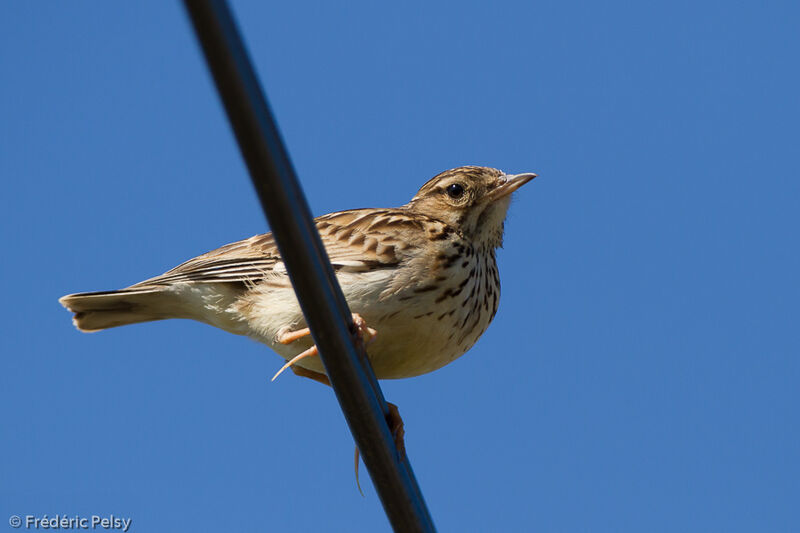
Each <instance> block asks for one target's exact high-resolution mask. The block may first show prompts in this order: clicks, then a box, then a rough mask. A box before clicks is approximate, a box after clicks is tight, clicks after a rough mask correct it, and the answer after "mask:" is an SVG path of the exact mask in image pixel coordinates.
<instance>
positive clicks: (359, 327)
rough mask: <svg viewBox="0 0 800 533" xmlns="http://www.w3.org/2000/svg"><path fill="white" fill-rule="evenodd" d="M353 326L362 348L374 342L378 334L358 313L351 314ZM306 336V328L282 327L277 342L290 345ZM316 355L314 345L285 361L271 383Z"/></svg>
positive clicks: (309, 332) (307, 331)
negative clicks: (283, 373)
mask: <svg viewBox="0 0 800 533" xmlns="http://www.w3.org/2000/svg"><path fill="white" fill-rule="evenodd" d="M353 325H354V326H355V329H356V333H357V334H358V336H359V337H361V340H362V341H363V342H364V346H367V345H369V343H371V342H372V341H374V340H375V337H376V336H377V335H378V332H377V331H376V330H374V329H372V328H371V327H369V326H367V322H366V321H365V320H364V319H363V318H362V317H361V315H359V314H358V313H353ZM308 335H311V330H310V329H308V328H302V329H298V330H294V331H292V330H291V329H290V328H288V327H284V328H281V330H280V331H279V332H278V342H279V343H281V344H291V343H293V342H295V341H297V340H299V339H302V338H303V337H306V336H308ZM318 354H319V351H318V350H317V346H316V345H314V346H312V347H311V348H309V349H308V350H305V351H304V352H301V353H300V354H298V355H295V356H294V357H292V358H291V359H289V361H287V362H286V364H285V365H283V366H282V367H281V369H280V370H278V372H277V373H276V374H275V375H274V376H272V381H275V378H277V377H278V376H280V375H281V373H282V372H283V371H284V370H286V369H287V368H289V367H292V369H294V368H295V367H294V364H295V363H297V362H298V361H300V360H301V359H305V358H306V357H312V356H315V355H318ZM295 373H297V372H295ZM328 384H330V383H328Z"/></svg>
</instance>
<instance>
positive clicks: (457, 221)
mask: <svg viewBox="0 0 800 533" xmlns="http://www.w3.org/2000/svg"><path fill="white" fill-rule="evenodd" d="M535 177H536V174H505V173H503V172H501V171H500V170H497V169H494V168H487V167H458V168H454V169H451V170H446V171H444V172H442V173H441V174H438V175H437V176H434V177H433V178H432V179H431V180H430V181H428V183H426V184H425V185H423V186H422V188H421V189H420V190H419V192H418V193H417V194H416V195H415V196H414V198H413V199H412V200H411V202H409V203H408V207H409V208H410V209H412V210H414V211H416V212H419V213H422V214H425V215H428V216H430V217H433V218H436V219H438V220H441V221H442V222H445V223H447V224H448V225H450V226H451V227H453V228H454V229H456V230H457V231H459V232H461V234H462V235H464V236H465V237H467V238H469V239H470V240H471V241H472V242H473V243H475V244H476V245H478V246H488V247H492V248H497V247H499V246H501V245H502V244H503V221H504V220H505V218H506V211H507V210H508V205H509V203H510V202H511V193H513V192H514V191H516V190H517V189H519V188H520V187H522V186H523V185H525V184H526V183H528V182H529V181H530V180H532V179H533V178H535Z"/></svg>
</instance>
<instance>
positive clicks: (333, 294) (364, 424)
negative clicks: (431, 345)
mask: <svg viewBox="0 0 800 533" xmlns="http://www.w3.org/2000/svg"><path fill="white" fill-rule="evenodd" d="M184 5H185V6H186V10H187V11H188V13H189V17H190V18H191V21H192V24H193V26H194V30H195V33H196V34H197V38H198V40H199V41H200V45H201V47H202V48H203V52H204V53H205V57H206V61H207V62H208V65H209V68H210V70H211V73H212V75H213V77H214V81H215V82H216V86H217V90H218V91H219V94H220V97H221V98H222V102H223V104H224V106H225V110H226V112H227V114H228V119H229V120H230V122H231V125H232V127H233V130H234V133H235V135H236V140H237V141H238V143H239V148H240V150H241V152H242V156H243V157H244V159H245V162H246V163H247V168H248V169H249V171H250V177H251V179H252V180H253V185H254V186H255V189H256V192H257V193H258V198H259V200H260V201H261V206H262V208H263V209H264V213H265V214H266V216H267V220H268V221H269V224H270V227H271V228H272V233H273V234H274V236H275V241H276V243H277V245H278V249H279V251H280V253H281V257H282V259H283V261H284V263H285V264H286V270H287V271H288V273H289V277H290V279H291V280H292V285H293V286H294V289H295V292H296V294H297V298H298V300H299V301H300V307H301V308H302V310H303V314H304V315H305V318H306V322H307V323H308V325H309V327H310V328H311V333H312V336H313V338H314V342H315V343H316V344H317V347H318V348H319V351H320V357H321V358H322V362H323V364H324V366H325V371H326V373H327V374H328V378H329V379H330V381H331V384H332V385H333V390H334V391H335V392H336V397H337V398H338V400H339V403H340V405H341V407H342V411H343V412H344V416H345V418H346V419H347V423H348V425H349V426H350V431H351V432H352V433H353V438H354V439H355V441H356V445H357V446H358V448H359V450H360V451H361V455H362V457H363V459H364V464H365V465H366V466H367V469H368V470H369V473H370V476H371V477H372V481H373V484H374V485H375V489H376V491H377V492H378V495H379V496H380V499H381V502H382V503H383V507H384V510H385V511H386V515H387V517H388V518H389V521H390V522H391V524H392V527H393V528H394V530H395V531H435V528H434V526H433V519H432V518H431V515H430V513H429V512H428V508H427V506H426V505H425V500H424V499H423V497H422V492H421V491H420V488H419V485H418V484H417V482H416V479H415V477H414V473H413V471H412V469H411V465H410V463H409V462H408V459H407V458H406V457H402V458H401V457H399V454H398V451H397V448H396V447H395V444H394V439H393V438H392V435H391V432H390V430H389V427H388V425H387V423H386V414H387V413H388V409H387V407H386V402H385V400H384V398H383V394H382V393H381V390H380V387H379V386H378V381H377V379H376V378H375V374H374V373H373V371H372V367H371V366H370V364H369V361H368V360H367V358H366V355H365V353H364V352H363V349H360V348H357V347H356V344H355V343H354V342H353V336H352V333H351V331H352V329H353V327H352V319H351V315H350V310H349V308H348V306H347V302H346V301H345V299H344V295H343V294H342V290H341V288H340V287H339V284H338V283H337V281H336V278H335V276H334V273H333V268H332V267H331V264H330V261H329V259H328V256H327V253H326V252H325V248H324V247H323V245H322V241H321V240H320V237H319V233H318V232H317V229H316V226H315V225H314V223H313V220H312V217H311V212H310V210H309V208H308V203H307V202H306V199H305V196H304V195H303V191H302V189H301V188H300V184H299V182H298V180H297V177H296V176H295V172H294V168H293V167H292V163H291V161H290V159H289V154H288V153H287V151H286V148H285V146H284V144H283V141H282V139H281V136H280V133H279V132H278V128H277V125H276V124H275V120H274V119H273V117H272V113H271V111H270V109H269V105H268V104H267V101H266V97H265V96H264V93H263V91H262V90H261V86H260V84H259V82H258V78H257V77H256V74H255V71H254V70H253V67H252V64H251V62H250V58H249V56H248V54H247V50H246V49H245V46H244V43H243V42H242V39H241V37H240V35H239V31H238V29H237V26H236V23H235V21H234V19H233V15H232V14H231V11H230V9H229V8H228V5H227V3H226V2H225V1H224V0H184Z"/></svg>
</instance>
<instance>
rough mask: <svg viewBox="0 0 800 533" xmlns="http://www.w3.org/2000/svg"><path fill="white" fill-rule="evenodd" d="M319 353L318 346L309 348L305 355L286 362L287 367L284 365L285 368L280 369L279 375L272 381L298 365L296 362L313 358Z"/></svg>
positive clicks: (273, 378) (273, 379) (296, 356)
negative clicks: (294, 365)
mask: <svg viewBox="0 0 800 533" xmlns="http://www.w3.org/2000/svg"><path fill="white" fill-rule="evenodd" d="M317 353H319V352H318V351H317V346H316V345H314V346H312V347H311V348H309V349H308V350H306V351H304V352H303V353H301V354H299V355H295V356H294V357H292V358H291V359H289V360H288V361H286V364H285V365H283V366H282V367H281V369H280V370H278V372H277V373H276V374H275V375H274V376H272V379H271V380H270V381H275V378H277V377H278V376H280V375H281V374H282V373H283V371H284V370H286V369H287V368H289V367H290V366H292V365H293V364H295V363H296V362H298V361H299V360H301V359H305V358H306V357H311V356H313V355H317Z"/></svg>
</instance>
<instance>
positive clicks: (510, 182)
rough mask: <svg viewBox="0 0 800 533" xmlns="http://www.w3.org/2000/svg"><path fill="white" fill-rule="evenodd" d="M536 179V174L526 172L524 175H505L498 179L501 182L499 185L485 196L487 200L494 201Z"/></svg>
mask: <svg viewBox="0 0 800 533" xmlns="http://www.w3.org/2000/svg"><path fill="white" fill-rule="evenodd" d="M535 177H536V174H534V173H533V172H528V173H526V174H505V175H503V176H501V177H500V180H505V181H501V183H500V185H498V186H497V187H495V188H494V189H493V190H492V191H491V192H489V194H488V195H487V196H488V198H489V200H491V201H494V200H497V199H498V198H502V197H504V196H508V195H509V194H511V193H512V192H514V191H516V190H517V189H519V188H520V187H522V186H523V185H525V184H526V183H528V182H529V181H531V180H532V179H533V178H535Z"/></svg>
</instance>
